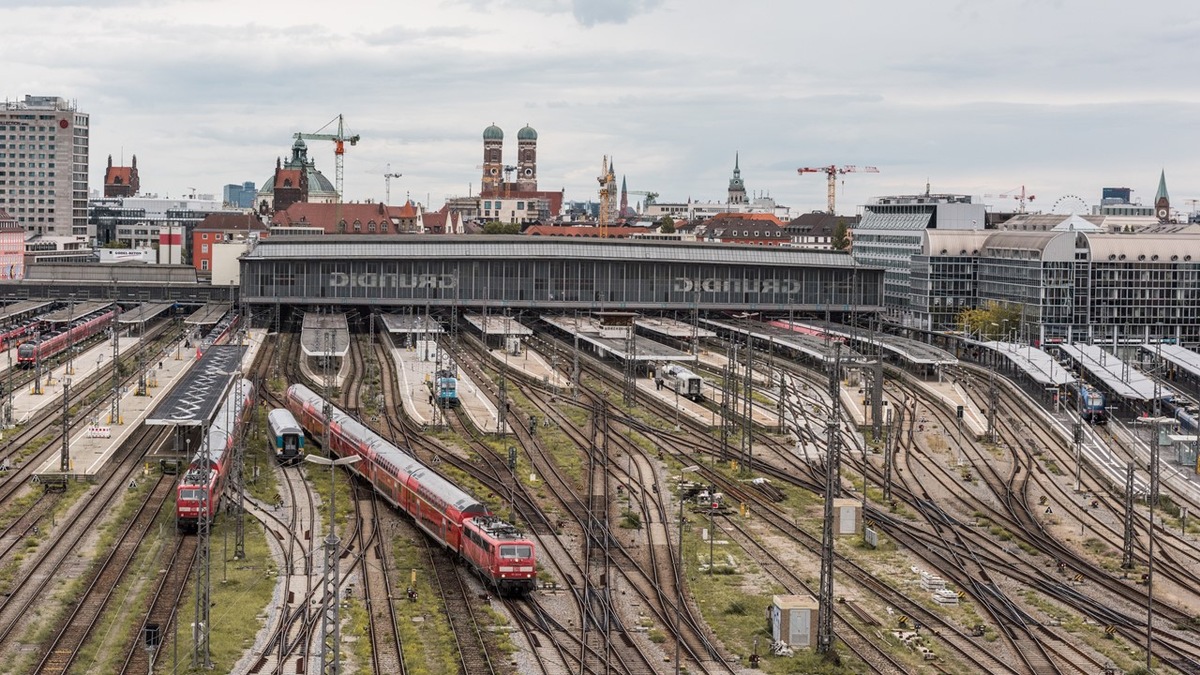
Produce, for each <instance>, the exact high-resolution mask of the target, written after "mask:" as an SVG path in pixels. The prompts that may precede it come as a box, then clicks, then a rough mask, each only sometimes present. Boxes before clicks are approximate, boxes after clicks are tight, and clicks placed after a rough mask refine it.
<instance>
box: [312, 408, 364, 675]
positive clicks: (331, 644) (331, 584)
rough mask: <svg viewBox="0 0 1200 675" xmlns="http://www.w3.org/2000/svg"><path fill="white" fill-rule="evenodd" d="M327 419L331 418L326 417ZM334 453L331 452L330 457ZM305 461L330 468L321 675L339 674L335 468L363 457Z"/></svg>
mask: <svg viewBox="0 0 1200 675" xmlns="http://www.w3.org/2000/svg"><path fill="white" fill-rule="evenodd" d="M327 419H328V416H327ZM332 454H333V452H332V450H330V455H331V456H332ZM304 459H305V461H308V462H312V463H313V464H320V465H321V466H328V467H329V535H328V536H327V537H325V598H324V603H325V620H324V622H323V623H322V624H321V672H322V673H340V672H341V660H340V658H339V654H338V652H339V647H340V643H341V638H342V636H341V628H340V626H339V625H338V621H339V618H338V587H339V586H340V585H341V584H340V583H339V582H338V544H339V542H338V536H337V529H336V525H335V522H336V521H335V520H334V519H335V518H336V516H337V511H336V510H335V508H334V496H335V495H336V494H337V483H336V477H337V472H336V470H335V469H336V468H337V467H339V466H348V465H350V464H353V463H355V462H357V461H359V460H360V459H362V457H359V456H358V455H347V456H346V457H341V458H339V459H330V458H328V457H322V456H320V455H314V454H308V455H305V456H304Z"/></svg>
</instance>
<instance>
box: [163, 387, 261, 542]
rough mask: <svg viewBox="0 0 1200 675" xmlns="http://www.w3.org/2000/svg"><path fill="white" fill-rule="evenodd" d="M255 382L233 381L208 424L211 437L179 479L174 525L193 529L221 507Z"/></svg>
mask: <svg viewBox="0 0 1200 675" xmlns="http://www.w3.org/2000/svg"><path fill="white" fill-rule="evenodd" d="M253 400H254V383H252V382H251V381H250V380H241V381H240V382H234V383H233V388H232V389H231V390H230V392H229V395H228V396H226V397H225V402H224V403H222V404H221V408H220V409H219V410H217V414H216V417H214V418H213V421H212V424H210V425H209V427H208V438H206V439H204V440H203V441H202V442H201V444H200V449H199V450H198V451H197V452H196V454H195V456H193V457H192V462H191V464H189V465H188V470H187V473H185V474H184V475H183V479H182V480H181V481H179V486H178V487H177V488H176V490H177V493H176V496H175V497H176V498H175V524H176V525H177V526H178V527H179V529H181V530H193V529H195V528H196V525H197V524H199V522H200V519H201V518H204V519H206V520H212V517H213V515H214V514H215V513H216V512H217V509H218V508H220V506H221V496H222V494H223V493H224V491H225V479H226V477H227V476H228V474H229V466H230V464H232V463H233V446H234V443H236V442H237V438H238V436H239V435H240V434H241V433H242V426H243V425H244V424H245V423H246V420H247V419H248V418H249V416H250V414H249V413H250V411H251V410H253V408H254V406H252V405H251V404H250V402H251V401H253Z"/></svg>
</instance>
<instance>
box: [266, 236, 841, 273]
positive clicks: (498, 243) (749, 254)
mask: <svg viewBox="0 0 1200 675" xmlns="http://www.w3.org/2000/svg"><path fill="white" fill-rule="evenodd" d="M395 256H403V257H405V258H421V259H440V260H445V259H454V258H458V259H462V258H467V259H473V260H480V259H495V258H524V259H545V258H555V259H579V258H592V259H596V260H660V261H679V262H704V263H709V264H729V265H744V264H754V265H784V266H798V267H844V268H853V267H855V266H856V264H855V262H854V259H853V257H851V256H848V255H842V254H840V253H835V252H831V251H814V250H807V249H799V248H786V247H780V246H769V247H768V246H750V245H746V246H737V245H729V244H717V243H707V242H679V241H645V240H633V239H630V240H623V239H615V240H610V239H589V238H566V237H529V236H523V235H469V236H466V235H464V236H455V235H412V236H405V237H394V236H388V235H323V236H309V235H296V236H289V237H273V238H267V239H263V240H261V241H259V242H258V245H257V246H255V247H254V249H253V250H251V251H250V252H249V253H247V254H246V255H245V256H244V259H246V260H255V259H281V258H283V259H292V258H309V259H334V260H339V261H341V260H345V259H347V258H391V257H395Z"/></svg>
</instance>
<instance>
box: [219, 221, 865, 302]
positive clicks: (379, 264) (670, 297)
mask: <svg viewBox="0 0 1200 675" xmlns="http://www.w3.org/2000/svg"><path fill="white" fill-rule="evenodd" d="M241 265H242V268H241V292H242V301H243V302H245V303H247V304H249V305H251V306H254V305H260V306H261V305H268V306H272V307H273V306H275V305H280V306H290V305H301V306H313V305H326V306H328V305H333V306H340V307H344V308H347V309H349V308H377V307H378V308H385V309H386V308H395V307H421V308H424V307H429V308H432V309H449V308H451V307H461V308H464V309H466V308H471V309H473V310H476V311H482V310H483V309H484V308H486V309H487V310H488V311H489V312H490V313H493V314H496V313H501V312H503V311H504V310H510V311H513V312H514V313H519V312H522V311H530V310H535V311H537V312H538V313H554V312H570V311H589V312H590V311H604V310H608V311H639V312H647V313H660V312H668V313H669V312H683V311H687V312H691V311H693V310H699V311H704V312H708V311H734V312H738V311H741V312H772V313H781V314H787V313H789V312H794V313H810V314H820V315H825V314H828V315H830V316H831V317H833V318H834V319H838V318H841V317H842V315H848V314H850V313H852V312H864V313H871V312H875V311H878V310H879V309H880V301H881V298H880V289H881V288H882V274H883V271H882V270H880V269H875V268H867V267H862V266H859V265H856V264H855V263H854V260H853V259H852V258H851V257H850V256H847V255H844V254H840V253H834V252H828V251H810V250H798V249H786V248H778V247H770V248H768V247H761V248H759V247H750V246H728V245H720V244H705V243H690V242H688V243H680V242H665V243H664V242H640V241H633V240H630V241H605V240H591V239H572V240H563V239H556V238H539V237H521V236H484V235H473V236H461V237H457V236H427V235H425V236H422V235H415V236H407V237H381V236H375V237H372V236H364V235H360V236H354V237H339V236H316V237H307V236H291V237H275V238H271V239H266V240H263V241H261V242H259V243H258V244H257V245H256V246H255V247H254V248H253V249H252V250H251V251H250V252H249V253H247V254H246V255H245V256H244V257H243V258H242V261H241Z"/></svg>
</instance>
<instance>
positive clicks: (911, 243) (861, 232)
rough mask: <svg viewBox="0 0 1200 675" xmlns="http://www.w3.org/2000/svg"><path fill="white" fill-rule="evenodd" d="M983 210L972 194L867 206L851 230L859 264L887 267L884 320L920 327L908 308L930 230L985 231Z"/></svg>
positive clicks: (891, 199) (923, 196)
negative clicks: (913, 274)
mask: <svg viewBox="0 0 1200 675" xmlns="http://www.w3.org/2000/svg"><path fill="white" fill-rule="evenodd" d="M985 222H986V214H985V212H984V205H983V204H982V203H979V202H976V201H974V199H973V198H972V197H971V196H970V195H955V194H930V192H929V191H928V189H927V190H926V192H925V194H921V195H898V196H891V197H877V198H875V199H874V200H873V201H872V202H871V203H870V204H867V205H866V206H864V207H863V212H862V216H861V219H860V220H859V222H858V223H857V224H855V226H854V229H853V230H852V237H853V239H854V245H853V246H852V247H851V249H850V250H851V254H852V255H853V256H854V261H855V262H856V263H858V264H859V265H864V266H867V267H882V268H883V269H884V275H883V279H884V281H883V283H884V286H883V304H884V313H885V316H886V317H887V318H888V319H889V320H891V321H893V322H896V323H900V324H902V325H905V326H909V325H915V321H916V320H915V317H914V315H913V311H912V309H910V307H909V297H910V295H911V292H910V286H909V274H910V271H911V269H912V258H913V256H914V255H917V254H918V253H920V252H921V249H922V242H923V241H924V237H925V231H926V230H964V231H965V230H982V229H984V224H985Z"/></svg>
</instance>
